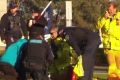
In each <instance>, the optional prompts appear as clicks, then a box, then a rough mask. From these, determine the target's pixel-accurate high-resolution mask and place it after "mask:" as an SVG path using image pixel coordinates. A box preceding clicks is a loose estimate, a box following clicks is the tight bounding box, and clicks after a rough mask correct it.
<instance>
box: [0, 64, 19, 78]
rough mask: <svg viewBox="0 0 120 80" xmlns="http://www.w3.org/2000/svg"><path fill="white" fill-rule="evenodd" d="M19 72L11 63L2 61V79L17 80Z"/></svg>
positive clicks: (0, 71)
mask: <svg viewBox="0 0 120 80" xmlns="http://www.w3.org/2000/svg"><path fill="white" fill-rule="evenodd" d="M17 78H18V74H17V72H16V70H15V69H14V67H13V66H11V65H10V64H7V63H4V62H0V79H1V80H17Z"/></svg>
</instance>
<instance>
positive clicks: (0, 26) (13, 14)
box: [0, 2, 27, 47]
mask: <svg viewBox="0 0 120 80" xmlns="http://www.w3.org/2000/svg"><path fill="white" fill-rule="evenodd" d="M18 8H19V6H18V5H17V3H15V2H10V4H9V9H8V12H7V13H5V14H4V15H3V16H2V18H1V23H0V34H1V40H2V41H3V40H5V42H6V45H7V47H8V46H9V45H10V44H11V43H14V42H16V41H17V40H18V39H20V38H21V37H22V36H24V37H27V26H26V23H25V21H24V20H23V18H22V15H21V14H20V11H19V10H18Z"/></svg>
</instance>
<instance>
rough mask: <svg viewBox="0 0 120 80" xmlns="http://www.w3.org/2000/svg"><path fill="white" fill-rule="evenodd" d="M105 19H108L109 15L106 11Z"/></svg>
mask: <svg viewBox="0 0 120 80" xmlns="http://www.w3.org/2000/svg"><path fill="white" fill-rule="evenodd" d="M105 18H106V19H107V18H110V14H109V12H108V11H106V13H105Z"/></svg>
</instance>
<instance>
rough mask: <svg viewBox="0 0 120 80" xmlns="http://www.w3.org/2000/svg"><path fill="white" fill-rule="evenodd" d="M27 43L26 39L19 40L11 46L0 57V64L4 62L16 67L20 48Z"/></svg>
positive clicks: (20, 51)
mask: <svg viewBox="0 0 120 80" xmlns="http://www.w3.org/2000/svg"><path fill="white" fill-rule="evenodd" d="M26 43H27V40H26V39H20V40H18V41H17V42H16V43H13V44H11V45H10V46H9V47H8V48H7V50H6V51H5V52H4V54H3V55H2V56H1V57H0V61H1V62H5V63H8V64H11V65H12V66H14V67H15V66H16V65H17V63H18V61H19V60H20V57H21V53H22V50H21V49H22V48H23V46H24V44H26Z"/></svg>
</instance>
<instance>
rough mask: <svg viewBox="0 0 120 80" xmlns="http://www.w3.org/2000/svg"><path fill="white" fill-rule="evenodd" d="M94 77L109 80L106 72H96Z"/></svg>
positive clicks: (99, 79)
mask: <svg viewBox="0 0 120 80" xmlns="http://www.w3.org/2000/svg"><path fill="white" fill-rule="evenodd" d="M94 78H98V80H107V74H106V73H94Z"/></svg>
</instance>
